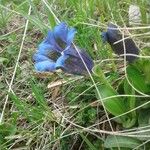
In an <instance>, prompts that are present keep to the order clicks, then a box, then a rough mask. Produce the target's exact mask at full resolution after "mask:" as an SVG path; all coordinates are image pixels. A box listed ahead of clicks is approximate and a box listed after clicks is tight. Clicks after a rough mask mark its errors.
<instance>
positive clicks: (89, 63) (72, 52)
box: [64, 47, 94, 71]
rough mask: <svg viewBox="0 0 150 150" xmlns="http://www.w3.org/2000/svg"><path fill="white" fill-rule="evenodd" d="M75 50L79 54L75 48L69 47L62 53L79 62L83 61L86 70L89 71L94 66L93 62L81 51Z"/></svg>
mask: <svg viewBox="0 0 150 150" xmlns="http://www.w3.org/2000/svg"><path fill="white" fill-rule="evenodd" d="M76 48H77V50H78V52H79V53H78V52H77V50H76V49H75V48H72V47H70V48H69V49H67V50H65V51H64V55H69V56H74V57H77V58H78V60H79V61H82V59H83V60H84V62H85V63H86V65H87V67H88V69H89V70H90V71H91V70H92V68H93V65H94V63H93V60H92V59H91V58H90V56H89V55H88V54H87V53H86V52H85V51H84V50H83V49H80V48H78V47H76ZM79 54H80V55H79ZM81 57H82V59H81ZM82 63H83V62H82Z"/></svg>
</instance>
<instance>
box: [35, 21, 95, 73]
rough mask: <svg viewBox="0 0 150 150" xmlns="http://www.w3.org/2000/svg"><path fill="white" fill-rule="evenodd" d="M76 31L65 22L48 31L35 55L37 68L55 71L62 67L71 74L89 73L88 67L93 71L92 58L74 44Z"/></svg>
mask: <svg viewBox="0 0 150 150" xmlns="http://www.w3.org/2000/svg"><path fill="white" fill-rule="evenodd" d="M75 33H76V30H75V29H74V28H68V26H67V25H66V24H65V23H60V24H59V25H57V26H56V27H55V28H54V29H53V31H48V35H47V37H46V38H45V39H44V41H43V42H42V43H41V44H40V45H39V47H38V50H37V52H36V53H35V54H34V55H33V60H34V62H35V69H36V70H37V71H40V72H43V71H52V72H53V71H55V70H56V69H59V68H60V69H62V70H63V71H65V72H67V73H71V74H87V68H88V69H89V71H91V69H92V67H93V61H92V60H91V58H90V57H89V56H88V55H87V54H86V52H85V51H83V50H81V49H80V48H74V47H73V45H72V42H73V38H74V35H75ZM77 50H78V52H77ZM81 57H82V59H81ZM83 61H84V63H83ZM85 65H86V67H85Z"/></svg>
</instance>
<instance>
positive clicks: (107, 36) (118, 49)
mask: <svg viewBox="0 0 150 150" xmlns="http://www.w3.org/2000/svg"><path fill="white" fill-rule="evenodd" d="M125 37H126V36H125ZM102 40H103V42H108V43H109V44H110V46H111V48H112V49H113V51H114V52H115V53H116V54H118V55H123V54H124V45H123V40H122V34H121V32H120V31H119V29H118V27H117V26H116V25H114V24H112V23H110V24H109V25H108V29H107V31H106V32H102ZM120 40H122V41H120ZM117 41H120V42H118V43H115V42H117ZM124 43H125V50H126V54H134V55H138V54H139V49H138V47H137V46H136V44H135V43H134V41H133V40H132V39H131V38H126V39H125V40H124ZM124 57H126V60H127V61H129V62H133V61H134V60H135V59H136V58H137V57H136V56H129V55H127V56H124Z"/></svg>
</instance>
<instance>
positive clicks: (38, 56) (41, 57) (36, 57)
mask: <svg viewBox="0 0 150 150" xmlns="http://www.w3.org/2000/svg"><path fill="white" fill-rule="evenodd" d="M33 60H34V61H35V62H41V61H45V60H49V61H50V59H49V58H48V57H46V56H44V55H41V54H39V53H35V54H34V55H33Z"/></svg>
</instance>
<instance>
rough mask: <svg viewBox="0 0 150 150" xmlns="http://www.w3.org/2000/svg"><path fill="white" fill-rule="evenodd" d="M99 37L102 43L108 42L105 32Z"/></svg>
mask: <svg viewBox="0 0 150 150" xmlns="http://www.w3.org/2000/svg"><path fill="white" fill-rule="evenodd" d="M101 37H102V41H103V43H105V42H107V41H108V36H107V32H102V34H101Z"/></svg>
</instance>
